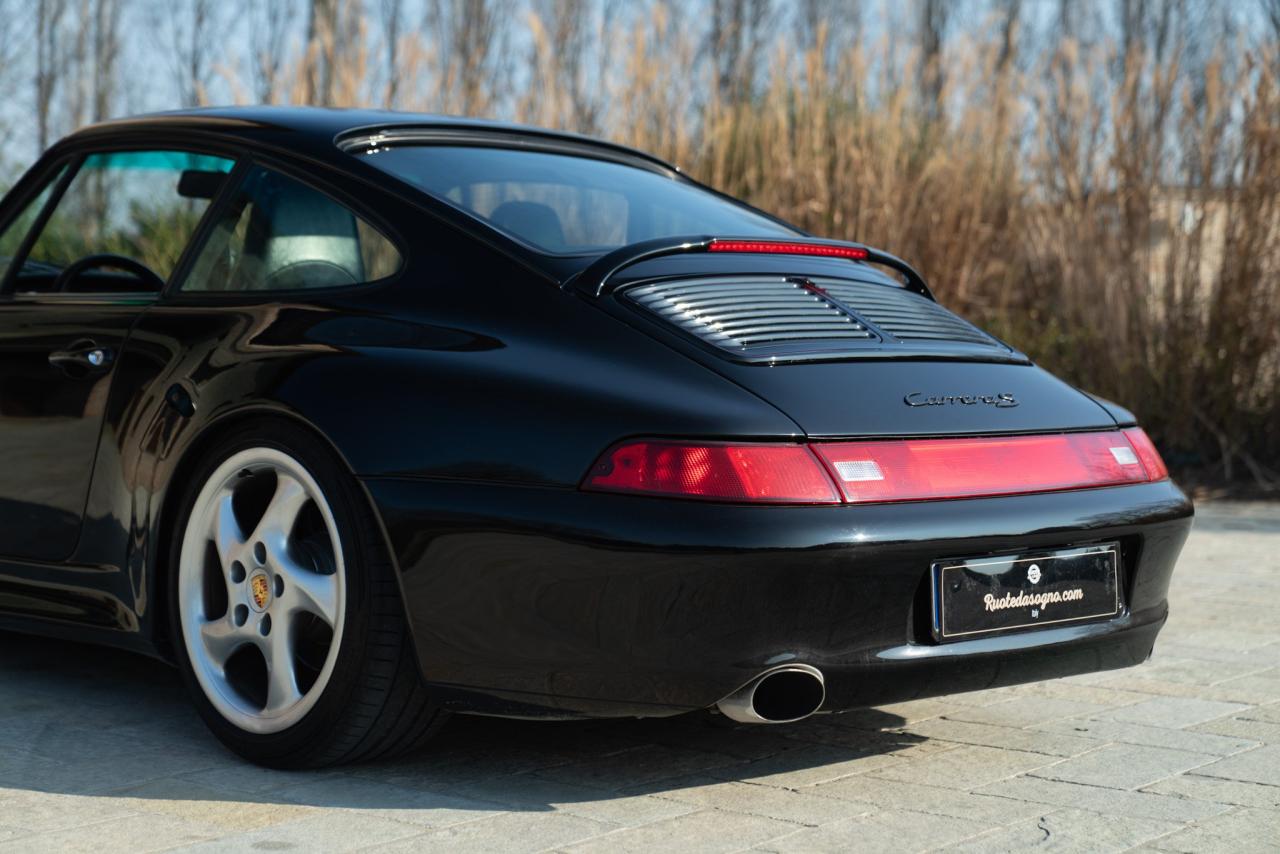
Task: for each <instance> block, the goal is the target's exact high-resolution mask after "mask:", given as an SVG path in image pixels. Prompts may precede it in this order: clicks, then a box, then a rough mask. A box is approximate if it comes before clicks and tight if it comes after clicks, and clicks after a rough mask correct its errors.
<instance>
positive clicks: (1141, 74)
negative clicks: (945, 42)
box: [293, 5, 1280, 489]
mask: <svg viewBox="0 0 1280 854" xmlns="http://www.w3.org/2000/svg"><path fill="white" fill-rule="evenodd" d="M681 11H682V10H681V7H680V6H679V5H676V6H669V7H664V6H662V5H654V6H652V7H649V10H648V13H647V14H646V15H642V16H639V17H638V18H634V17H633V18H627V19H626V20H624V21H613V22H611V21H607V20H603V19H600V20H594V21H593V22H590V23H588V24H584V26H586V27H587V31H586V32H585V36H584V33H583V32H582V31H578V38H579V39H581V38H584V37H585V38H586V39H588V40H590V41H593V42H594V43H596V44H598V45H601V47H600V48H599V51H598V53H599V56H600V57H601V63H600V66H599V67H598V68H583V67H582V64H581V53H582V52H581V51H580V50H576V49H575V50H571V49H567V47H566V43H565V42H563V41H560V40H559V38H560V37H558V36H557V35H556V34H557V33H563V31H564V27H563V26H560V27H559V28H557V26H555V24H557V23H559V24H563V22H557V21H551V22H548V21H544V20H542V19H540V18H538V17H537V16H536V15H531V16H530V17H529V18H528V19H527V32H528V34H529V39H530V41H531V43H532V49H531V51H530V52H529V55H528V57H527V59H524V60H522V61H523V63H524V64H523V65H522V66H521V67H520V68H519V69H516V70H515V71H514V72H511V71H510V70H508V73H506V74H503V75H491V79H490V82H489V83H488V84H487V85H488V88H487V89H486V88H485V85H486V83H485V81H483V80H472V79H468V80H465V81H461V80H459V79H458V68H459V67H458V65H457V63H456V62H449V61H444V60H443V59H442V52H441V51H440V50H438V48H437V46H435V45H433V44H431V43H430V41H429V40H428V39H424V38H423V37H421V36H419V37H418V38H417V39H416V40H415V39H413V38H410V39H409V40H407V42H406V43H405V44H404V45H403V47H402V49H401V51H400V54H401V55H402V56H404V57H406V59H405V60H404V62H405V68H404V70H403V79H402V80H401V81H400V85H399V90H400V91H401V93H402V95H401V97H400V98H399V99H398V101H397V103H396V106H401V107H408V108H414V109H426V110H438V111H446V112H448V111H457V110H459V109H463V108H464V105H469V106H465V108H466V109H469V110H470V111H471V112H472V113H475V114H485V113H488V114H494V115H496V116H497V117H499V118H514V119H516V120H519V121H525V122H530V123H534V124H540V125H546V126H552V127H563V128H567V129H571V130H579V131H583V132H588V133H597V134H601V135H604V136H607V137H609V138H611V139H613V140H614V141H617V142H621V143H624V144H628V145H632V146H635V147H637V148H641V149H645V150H648V151H652V152H655V153H657V154H659V155H661V156H664V157H666V158H667V159H669V160H672V161H674V162H676V163H678V164H680V165H681V166H682V167H683V168H684V169H686V170H687V171H688V172H689V173H690V174H692V175H694V176H695V177H697V178H699V179H701V180H703V181H706V182H707V183H709V184H712V185H714V186H716V187H718V188H720V189H723V190H725V191H727V192H730V193H733V194H735V195H739V196H741V197H743V198H746V199H747V200H749V201H750V202H752V203H753V204H755V205H757V206H759V207H761V208H764V209H766V210H769V211H772V212H774V213H776V214H778V215H780V216H782V217H784V218H786V219H788V220H790V221H792V222H795V223H797V224H799V225H800V226H802V227H804V228H806V229H809V230H811V231H813V232H815V233H817V234H821V235H825V236H831V237H836V238H844V239H853V240H859V241H863V242H867V243H871V244H874V245H878V246H881V247H883V248H885V249H888V250H889V251H891V252H894V253H895V254H898V255H901V256H903V257H906V258H908V259H910V260H911V261H912V262H913V263H914V264H916V265H917V266H918V267H919V268H920V269H921V270H922V271H923V272H924V273H925V275H926V276H927V278H929V280H930V281H931V283H932V285H933V287H934V289H935V291H936V292H937V294H938V296H939V298H940V299H941V300H942V301H943V302H944V303H947V304H949V305H950V306H951V307H953V308H954V309H956V310H958V311H959V312H961V313H962V314H965V315H967V316H969V317H970V318H971V319H973V320H975V321H976V322H978V323H980V324H982V325H985V326H986V327H988V328H989V329H991V330H992V331H994V332H996V333H997V334H999V335H1001V336H1003V337H1005V338H1006V339H1007V340H1009V341H1010V342H1011V343H1012V344H1014V345H1015V346H1017V347H1019V348H1020V349H1022V350H1024V351H1026V352H1027V353H1028V354H1029V355H1031V356H1032V357H1033V358H1034V359H1036V360H1037V361H1038V362H1040V363H1042V364H1044V365H1045V366H1046V367H1047V368H1049V369H1051V370H1053V371H1055V372H1056V373H1058V374H1059V375H1061V376H1063V377H1064V378H1066V379H1067V380H1069V381H1070V382H1072V383H1074V384H1076V385H1079V386H1081V387H1083V388H1086V389H1088V390H1090V391H1092V392H1095V393H1097V394H1100V395H1102V396H1104V397H1108V398H1111V399H1114V400H1117V401H1119V402H1121V403H1123V404H1124V405H1126V406H1129V407H1130V408H1132V409H1134V410H1135V411H1136V412H1137V414H1138V416H1139V418H1140V419H1141V421H1142V422H1143V423H1144V424H1145V425H1146V426H1147V428H1148V430H1149V432H1151V433H1152V435H1153V437H1154V438H1155V439H1156V442H1157V444H1159V445H1160V446H1161V448H1162V449H1163V450H1164V452H1165V453H1166V456H1167V458H1168V459H1169V461H1170V463H1171V465H1172V466H1173V467H1174V468H1175V469H1178V470H1181V471H1182V472H1183V473H1184V474H1185V473H1187V472H1190V471H1194V472H1198V473H1199V474H1200V475H1201V476H1204V477H1211V478H1213V479H1216V480H1220V481H1225V482H1233V481H1235V482H1246V483H1250V484H1253V485H1256V486H1259V487H1261V488H1263V489H1276V488H1280V293H1278V292H1277V291H1278V289H1280V285H1278V284H1277V283H1278V281H1280V279H1278V278H1277V273H1278V272H1280V269H1278V267H1280V234H1277V230H1278V229H1280V208H1278V205H1280V89H1278V81H1277V79H1276V74H1277V69H1280V51H1278V49H1277V46H1276V45H1275V44H1269V45H1262V46H1260V47H1259V46H1254V47H1246V46H1237V45H1224V46H1223V47H1222V48H1221V54H1220V56H1218V57H1217V58H1214V59H1211V60H1209V61H1207V62H1205V61H1200V62H1198V63H1196V64H1194V67H1193V66H1192V64H1190V63H1189V62H1188V61H1187V60H1186V59H1185V57H1184V55H1183V54H1182V52H1181V51H1179V50H1176V49H1175V50H1172V51H1169V52H1167V53H1166V54H1165V55H1164V56H1163V57H1162V58H1160V59H1159V60H1157V59H1155V58H1154V57H1151V56H1148V55H1146V54H1144V53H1143V52H1142V50H1141V48H1140V47H1134V48H1133V49H1132V50H1130V51H1129V52H1128V53H1127V54H1124V55H1121V54H1120V53H1119V52H1118V51H1117V49H1116V48H1115V47H1114V46H1112V47H1107V46H1103V47H1094V48H1092V49H1090V50H1084V49H1081V48H1080V47H1079V46H1077V45H1076V44H1074V43H1072V42H1071V41H1069V40H1067V41H1063V42H1062V43H1060V44H1058V45H1056V47H1055V49H1054V50H1052V51H1049V52H1048V54H1047V55H1041V56H1039V58H1036V57H1030V56H1028V59H1029V61H1023V62H1018V61H1017V58H1018V57H1019V56H1020V53H1019V51H1020V50H1021V48H1022V45H1020V44H1019V38H1020V37H1019V35H1018V33H1016V32H1013V33H1002V32H1001V31H1000V30H999V28H998V27H997V26H994V25H992V26H978V27H975V28H974V33H973V34H972V35H970V36H968V37H966V38H965V39H964V40H963V41H958V42H953V43H952V44H951V46H950V47H949V49H948V50H947V51H946V52H945V53H944V54H943V58H942V66H941V68H942V70H943V71H945V74H944V75H943V80H944V81H945V83H944V85H943V87H942V91H941V94H940V96H939V97H938V99H937V100H931V99H930V98H929V97H927V96H925V95H922V92H926V91H929V87H928V86H922V85H921V81H920V75H921V74H922V73H931V72H932V71H936V70H937V69H936V68H935V69H929V70H926V71H925V72H921V71H920V70H919V68H918V65H919V64H920V63H919V62H918V58H917V57H915V56H912V55H909V54H905V55H904V50H903V48H902V45H901V43H900V42H899V41H898V40H896V39H894V40H893V41H892V43H890V39H888V38H886V39H885V41H884V43H883V44H881V45H879V46H878V47H877V48H875V49H866V48H863V47H853V48H850V49H848V50H845V51H843V52H836V51H831V50H828V46H827V45H826V44H825V43H824V42H823V40H822V38H821V37H819V39H818V43H817V44H816V45H815V46H814V47H813V48H812V49H811V50H809V51H807V52H805V53H803V54H801V55H797V53H796V51H795V50H794V48H793V47H792V46H791V45H790V44H787V43H786V41H787V40H786V39H783V38H780V39H779V43H778V46H777V49H776V51H774V52H771V53H770V54H769V55H768V56H767V57H763V58H762V62H763V64H764V66H765V68H764V70H763V71H760V72H758V73H757V79H758V80H762V81H764V82H763V83H762V84H760V85H759V86H757V87H756V88H755V90H754V91H753V93H752V94H749V95H748V96H746V97H741V96H740V95H734V96H720V95H717V94H716V93H717V91H718V90H717V88H716V86H715V85H714V80H713V73H712V71H711V69H710V67H709V65H708V63H706V62H702V61H700V60H701V59H702V58H703V57H702V54H701V53H700V43H699V41H698V38H699V36H698V35H697V34H696V33H694V34H691V30H690V28H689V27H688V26H686V23H687V22H686V21H684V20H682V18H681ZM321 49H322V50H328V51H332V50H333V46H331V45H322V46H321ZM833 55H834V56H835V61H834V62H833V61H831V57H832V56H833ZM344 56H345V62H344V63H339V65H340V66H341V67H340V69H339V72H340V74H339V78H340V79H339V80H338V83H337V85H335V89H336V90H338V91H341V92H342V94H343V97H344V98H345V99H349V100H348V102H352V103H354V102H358V101H361V100H363V101H365V102H371V101H376V100H377V97H376V96H373V95H362V94H361V93H362V92H363V91H364V88H363V87H362V83H363V82H364V81H363V78H362V75H364V73H365V71H364V67H363V66H364V55H363V54H362V53H360V52H354V53H353V52H350V51H348V52H347V53H346V54H345V55H344ZM1227 58H1230V59H1231V62H1230V63H1228V62H1227V61H1226V59H1227ZM571 60H572V61H571ZM310 61H311V59H304V66H305V64H306V62H310ZM313 73H314V72H313V71H312V70H311V69H310V68H309V67H303V68H300V69H297V70H296V72H295V75H294V77H293V79H294V80H295V81H302V80H305V79H309V77H310V76H311V75H313ZM343 75H345V77H344V76H343ZM463 84H465V85H463ZM297 85H298V84H295V88H296V87H297ZM512 87H516V90H515V91H511V89H512ZM460 91H463V92H465V93H466V97H465V98H460V97H459V95H458V93H459V92H460ZM853 429H856V426H854V427H853Z"/></svg>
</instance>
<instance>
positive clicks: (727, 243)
mask: <svg viewBox="0 0 1280 854" xmlns="http://www.w3.org/2000/svg"><path fill="white" fill-rule="evenodd" d="M707 251H708V252H747V253H754V254H774V255H816V256H818V257H822V258H848V259H850V260H852V261H865V260H866V259H867V258H868V256H869V255H870V253H869V252H867V250H866V249H863V248H862V247H861V246H830V245H827V244H823V243H792V242H790V241H787V240H718V239H717V240H712V241H711V243H710V245H708V246H707Z"/></svg>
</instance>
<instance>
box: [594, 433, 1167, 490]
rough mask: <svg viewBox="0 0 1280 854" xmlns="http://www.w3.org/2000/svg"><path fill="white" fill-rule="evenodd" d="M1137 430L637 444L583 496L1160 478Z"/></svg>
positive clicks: (1072, 484) (1037, 485)
mask: <svg viewBox="0 0 1280 854" xmlns="http://www.w3.org/2000/svg"><path fill="white" fill-rule="evenodd" d="M1166 477H1168V471H1167V470H1166V468H1165V465H1164V463H1163V461H1162V460H1161V459H1160V455H1159V453H1157V451H1156V449H1155V446H1154V445H1152V444H1151V440H1150V439H1149V438H1148V437H1147V434H1146V433H1144V432H1143V431H1142V430H1141V429H1139V428H1136V427H1135V428H1131V429H1128V430H1123V431H1119V430H1114V431H1108V432H1101V433H1065V434H1055V435H1043V436H1003V437H975V438H952V439H894V440H886V441H858V442H829V443H816V444H811V445H785V444H727V443H715V442H712V443H702V442H679V441H668V440H641V441H634V442H624V443H622V444H620V445H616V446H614V447H613V448H612V449H610V450H609V451H607V452H606V453H605V454H604V455H603V456H602V457H601V458H600V460H599V461H598V462H597V463H596V464H595V465H594V466H593V467H592V469H591V471H590V472H589V473H588V475H587V477H586V480H585V481H584V482H583V485H582V486H583V488H584V489H588V490H593V491H601V492H624V493H639V494H649V495H662V496H668V497H679V498H693V499H702V500H706V501H726V502H746V503H760V504H839V503H842V502H843V503H846V504H867V503H880V502H894V501H936V500H942V499H948V498H976V497H987V496H996V495H1019V494H1026V493H1035V492H1054V491H1060V490H1069V489H1089V488H1093V487H1100V486H1119V485H1123V484H1130V483H1147V482H1150V481H1156V480H1163V479H1164V478H1166Z"/></svg>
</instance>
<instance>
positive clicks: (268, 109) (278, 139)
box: [61, 106, 680, 172]
mask: <svg viewBox="0 0 1280 854" xmlns="http://www.w3.org/2000/svg"><path fill="white" fill-rule="evenodd" d="M396 129H414V130H436V131H445V132H449V133H451V134H452V137H451V138H452V139H453V140H455V142H454V144H461V145H465V144H467V141H468V139H470V140H471V141H474V142H487V143H488V144H493V143H494V142H501V141H502V140H503V139H520V138H522V139H525V140H528V139H530V138H537V139H538V140H540V141H542V142H543V143H545V144H548V145H551V146H555V145H556V144H557V143H559V144H561V145H563V147H565V148H566V149H569V150H571V151H576V152H577V153H580V154H595V155H596V156H604V157H620V158H623V159H626V160H630V161H632V162H633V163H634V162H636V161H641V162H644V163H646V164H648V165H649V166H650V167H651V168H652V167H655V166H656V167H658V168H660V169H663V170H667V171H671V172H679V171H680V170H679V169H678V168H677V167H675V166H673V165H671V164H669V163H667V162H665V161H663V160H661V159H659V158H657V157H654V156H653V155H651V154H648V153H646V152H643V151H639V150H636V149H633V148H628V147H627V146H623V145H617V144H615V143H611V142H605V141H603V140H599V139H594V138H592V137H588V136H582V135H580V134H574V133H568V132H565V131H557V130H550V129H547V128H540V127H534V126H531V125H520V124H514V123H510V122H499V121H492V120H488V119H475V118H468V117H463V116H443V115H434V114H430V113H407V112H399V111H394V110H372V109H355V108H351V109H347V108H333V107H293V106H249V107H203V108H198V109H188V110H173V111H169V112H161V113H148V114H144V115H139V116H131V117H128V118H121V119H112V120H109V121H105V122H100V123H98V124H94V125H89V126H88V127H85V128H82V129H80V130H78V131H76V132H75V133H73V134H71V135H70V136H68V137H67V138H66V139H64V140H62V143H61V144H68V145H73V144H76V143H80V142H87V141H90V140H101V139H104V138H105V139H110V138H112V137H115V136H120V135H126V134H128V135H132V134H138V133H142V134H145V133H154V132H179V133H192V132H195V133H202V132H203V133H207V134H210V135H213V136H217V137H221V138H223V139H227V138H231V139H234V140H239V141H241V142H244V143H246V144H250V145H252V144H254V143H258V144H263V145H272V144H280V143H282V142H284V141H285V139H287V141H288V142H287V144H288V145H289V146H290V147H296V146H301V147H303V148H305V149H306V153H307V154H309V155H311V156H313V157H317V156H318V157H321V158H323V159H335V160H336V159H338V158H339V157H340V156H341V154H342V151H341V149H340V147H339V146H338V144H337V141H338V140H339V139H340V138H344V137H355V136H363V135H373V134H376V133H378V132H380V131H389V130H396ZM295 150H296V148H295Z"/></svg>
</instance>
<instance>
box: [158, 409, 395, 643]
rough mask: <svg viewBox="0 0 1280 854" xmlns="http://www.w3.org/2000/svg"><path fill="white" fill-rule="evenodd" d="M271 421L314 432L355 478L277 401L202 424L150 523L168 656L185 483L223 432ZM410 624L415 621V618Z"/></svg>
mask: <svg viewBox="0 0 1280 854" xmlns="http://www.w3.org/2000/svg"><path fill="white" fill-rule="evenodd" d="M273 422H274V423H277V424H282V425H287V426H288V427H290V428H292V429H300V430H303V431H305V432H307V433H309V434H311V436H313V437H314V438H316V439H318V440H319V441H320V442H322V443H323V444H324V445H325V446H326V447H327V448H328V450H329V451H330V453H331V454H332V455H333V458H334V460H336V461H337V462H338V463H339V465H341V466H342V468H343V469H344V470H345V471H346V472H347V474H349V475H351V476H352V477H353V478H355V472H354V470H353V469H352V467H351V464H350V463H349V462H348V460H347V458H346V455H344V454H343V453H342V451H341V450H340V449H339V448H338V447H337V446H336V445H335V444H334V443H333V441H332V440H330V439H329V437H328V436H327V435H325V433H324V431H323V430H321V429H319V428H318V427H316V426H315V425H314V424H312V423H311V422H310V421H309V420H307V419H306V418H304V417H303V416H302V415H300V414H298V413H297V412H295V411H293V410H291V409H286V408H284V407H279V406H250V407H246V408H241V409H237V410H235V411H233V412H229V413H226V414H225V415H222V416H219V417H217V418H215V419H213V420H212V421H210V422H209V423H207V424H205V425H203V426H202V427H200V429H199V431H198V433H197V434H196V436H195V437H194V438H193V439H192V440H191V441H190V442H188V443H187V445H186V447H185V448H184V449H183V451H182V453H181V455H180V456H179V458H178V462H177V464H176V465H174V466H173V468H172V469H171V470H170V471H169V474H168V476H167V478H165V481H164V492H163V497H162V498H161V501H160V509H159V513H158V515H157V516H156V517H155V519H154V521H153V523H152V525H151V531H152V534H151V538H150V539H151V541H152V543H153V545H154V548H152V549H151V555H152V559H151V561H150V564H151V581H152V585H151V589H152V592H153V596H152V597H151V601H152V602H153V603H155V605H154V610H153V612H152V627H153V632H154V636H153V638H152V641H153V643H154V645H155V647H156V648H157V649H158V650H159V651H160V652H161V653H162V654H163V655H164V657H165V658H166V659H167V660H169V661H173V647H172V644H173V643H174V638H172V637H170V631H169V617H170V614H169V592H170V591H169V586H170V585H171V584H172V583H174V581H175V579H176V573H175V572H174V568H173V567H171V566H169V563H170V556H171V555H172V554H173V548H174V540H175V538H176V537H178V536H180V535H181V532H180V531H178V530H177V527H178V523H179V522H180V521H181V517H182V500H183V498H184V496H185V495H186V488H185V485H186V483H187V481H188V480H189V479H190V478H191V477H192V476H193V475H194V474H195V472H196V471H197V470H198V469H199V467H200V464H201V462H202V461H203V459H204V455H205V454H207V453H208V452H209V450H210V449H211V448H213V447H215V446H216V445H217V444H218V442H220V441H221V440H222V439H223V437H225V436H228V435H230V434H232V433H233V432H235V431H237V430H240V429H242V428H244V427H246V426H247V425H253V424H263V425H267V424H271V423H273ZM355 479H356V483H357V484H358V485H359V487H360V488H359V492H360V495H361V497H362V499H363V500H364V501H365V502H367V505H368V509H369V511H370V513H371V514H372V517H373V518H374V519H375V520H377V524H378V530H377V535H378V536H379V537H380V538H381V539H380V542H381V545H382V546H383V548H385V549H386V552H387V555H388V557H389V558H390V560H391V562H392V565H393V566H394V567H395V572H396V578H397V580H399V576H400V570H399V562H398V561H397V560H396V555H395V552H394V551H393V550H392V549H391V541H390V539H389V538H388V536H387V532H386V528H385V526H384V525H383V522H382V515H381V514H380V513H379V512H378V509H377V505H376V504H375V503H374V502H373V499H372V498H371V497H370V495H369V493H368V491H367V490H366V489H365V488H364V484H363V483H361V482H360V480H359V479H358V478H355ZM402 593H403V591H402ZM402 599H403V597H402ZM405 619H406V620H408V619H409V614H408V613H407V612H406V613H405ZM409 625H410V626H412V622H411V621H410V623H409Z"/></svg>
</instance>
